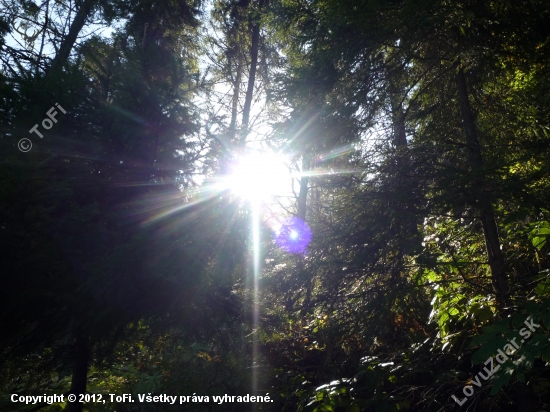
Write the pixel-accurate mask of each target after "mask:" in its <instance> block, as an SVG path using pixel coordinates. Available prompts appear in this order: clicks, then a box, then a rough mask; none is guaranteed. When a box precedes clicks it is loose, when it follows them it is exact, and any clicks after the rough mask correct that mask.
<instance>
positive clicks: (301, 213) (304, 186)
mask: <svg viewBox="0 0 550 412" xmlns="http://www.w3.org/2000/svg"><path fill="white" fill-rule="evenodd" d="M310 162H311V159H310V157H309V155H305V154H304V155H303V156H302V177H301V178H300V192H299V194H298V212H297V213H296V216H297V217H299V218H300V219H302V220H303V221H304V222H305V221H306V208H307V191H308V184H309V176H308V175H307V173H308V172H309V169H310V166H311V165H310Z"/></svg>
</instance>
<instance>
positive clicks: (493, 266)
mask: <svg viewBox="0 0 550 412" xmlns="http://www.w3.org/2000/svg"><path fill="white" fill-rule="evenodd" d="M456 85H457V90H458V103H459V105H460V113H461V115H462V124H463V128H464V134H465V136H466V145H467V150H468V162H469V164H470V168H471V169H472V172H473V173H474V176H475V177H474V181H473V182H472V186H473V187H475V188H476V194H475V196H474V199H475V204H474V205H473V206H475V208H476V209H478V210H479V212H480V220H481V225H482V227H483V236H484V238H485V247H486V249H487V257H488V262H489V268H490V270H491V284H492V287H493V290H494V292H495V295H496V303H497V307H498V308H499V310H501V311H502V310H503V309H504V307H505V306H509V304H510V296H509V293H508V286H507V282H506V272H505V261H504V254H503V253H502V250H501V243H500V238H499V234H498V227H497V223H496V219H495V214H494V209H493V203H492V199H491V195H490V193H487V192H486V191H485V190H484V188H485V187H486V182H485V179H484V177H483V176H482V175H481V173H482V170H483V157H482V154H481V146H480V144H479V138H478V134H477V127H476V123H475V118H474V115H473V112H472V109H471V106H470V102H469V100H468V89H467V86H466V76H465V75H464V70H463V68H462V67H460V66H459V67H458V71H457V74H456ZM477 189H479V190H477Z"/></svg>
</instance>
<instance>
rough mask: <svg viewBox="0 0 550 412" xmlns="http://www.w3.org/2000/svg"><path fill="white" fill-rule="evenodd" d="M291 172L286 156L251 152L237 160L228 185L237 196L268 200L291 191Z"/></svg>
mask: <svg viewBox="0 0 550 412" xmlns="http://www.w3.org/2000/svg"><path fill="white" fill-rule="evenodd" d="M290 179H291V175H290V172H289V170H288V168H287V166H285V158H284V156H282V155H280V154H276V153H251V154H248V155H247V156H244V157H242V158H240V159H238V160H237V162H235V165H234V167H233V170H232V173H231V174H230V176H228V179H227V186H228V187H229V189H231V191H232V192H233V193H235V194H236V195H237V196H239V197H241V198H243V199H245V200H248V201H251V202H260V201H267V200H269V199H270V198H271V197H272V196H274V195H277V194H283V193H286V192H288V191H289V187H290V182H291V180H290Z"/></svg>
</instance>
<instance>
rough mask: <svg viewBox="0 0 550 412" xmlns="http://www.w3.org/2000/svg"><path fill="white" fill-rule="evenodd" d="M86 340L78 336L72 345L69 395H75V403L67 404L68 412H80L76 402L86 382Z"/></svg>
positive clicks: (87, 350) (87, 348)
mask: <svg viewBox="0 0 550 412" xmlns="http://www.w3.org/2000/svg"><path fill="white" fill-rule="evenodd" d="M88 358H89V347H88V338H86V337H83V336H82V335H78V336H77V337H76V339H75V342H74V345H73V376H72V381H71V389H70V391H69V393H71V394H74V395H76V400H77V401H76V402H69V403H68V408H67V411H68V412H82V407H83V404H82V403H80V402H78V400H79V398H80V394H85V393H86V383H87V381H88Z"/></svg>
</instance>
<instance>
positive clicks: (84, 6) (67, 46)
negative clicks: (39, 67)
mask: <svg viewBox="0 0 550 412" xmlns="http://www.w3.org/2000/svg"><path fill="white" fill-rule="evenodd" d="M96 1H97V0H83V2H82V3H81V4H80V7H79V8H78V11H77V12H76V16H75V18H74V20H73V22H72V24H71V27H70V29H69V33H68V34H67V36H66V37H65V38H64V39H63V41H62V42H61V46H60V47H59V51H58V52H57V54H56V55H55V57H54V59H53V61H52V64H51V66H50V68H49V70H48V73H47V76H52V75H53V74H54V73H55V72H57V71H59V70H60V69H61V68H62V67H63V65H64V64H65V63H66V62H67V59H68V58H69V55H70V54H71V50H72V49H73V47H74V44H75V42H76V38H77V37H78V35H79V33H80V31H81V30H82V28H83V27H84V24H85V23H86V19H87V18H88V17H89V15H90V13H91V11H92V9H93V8H94V6H95V3H96Z"/></svg>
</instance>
